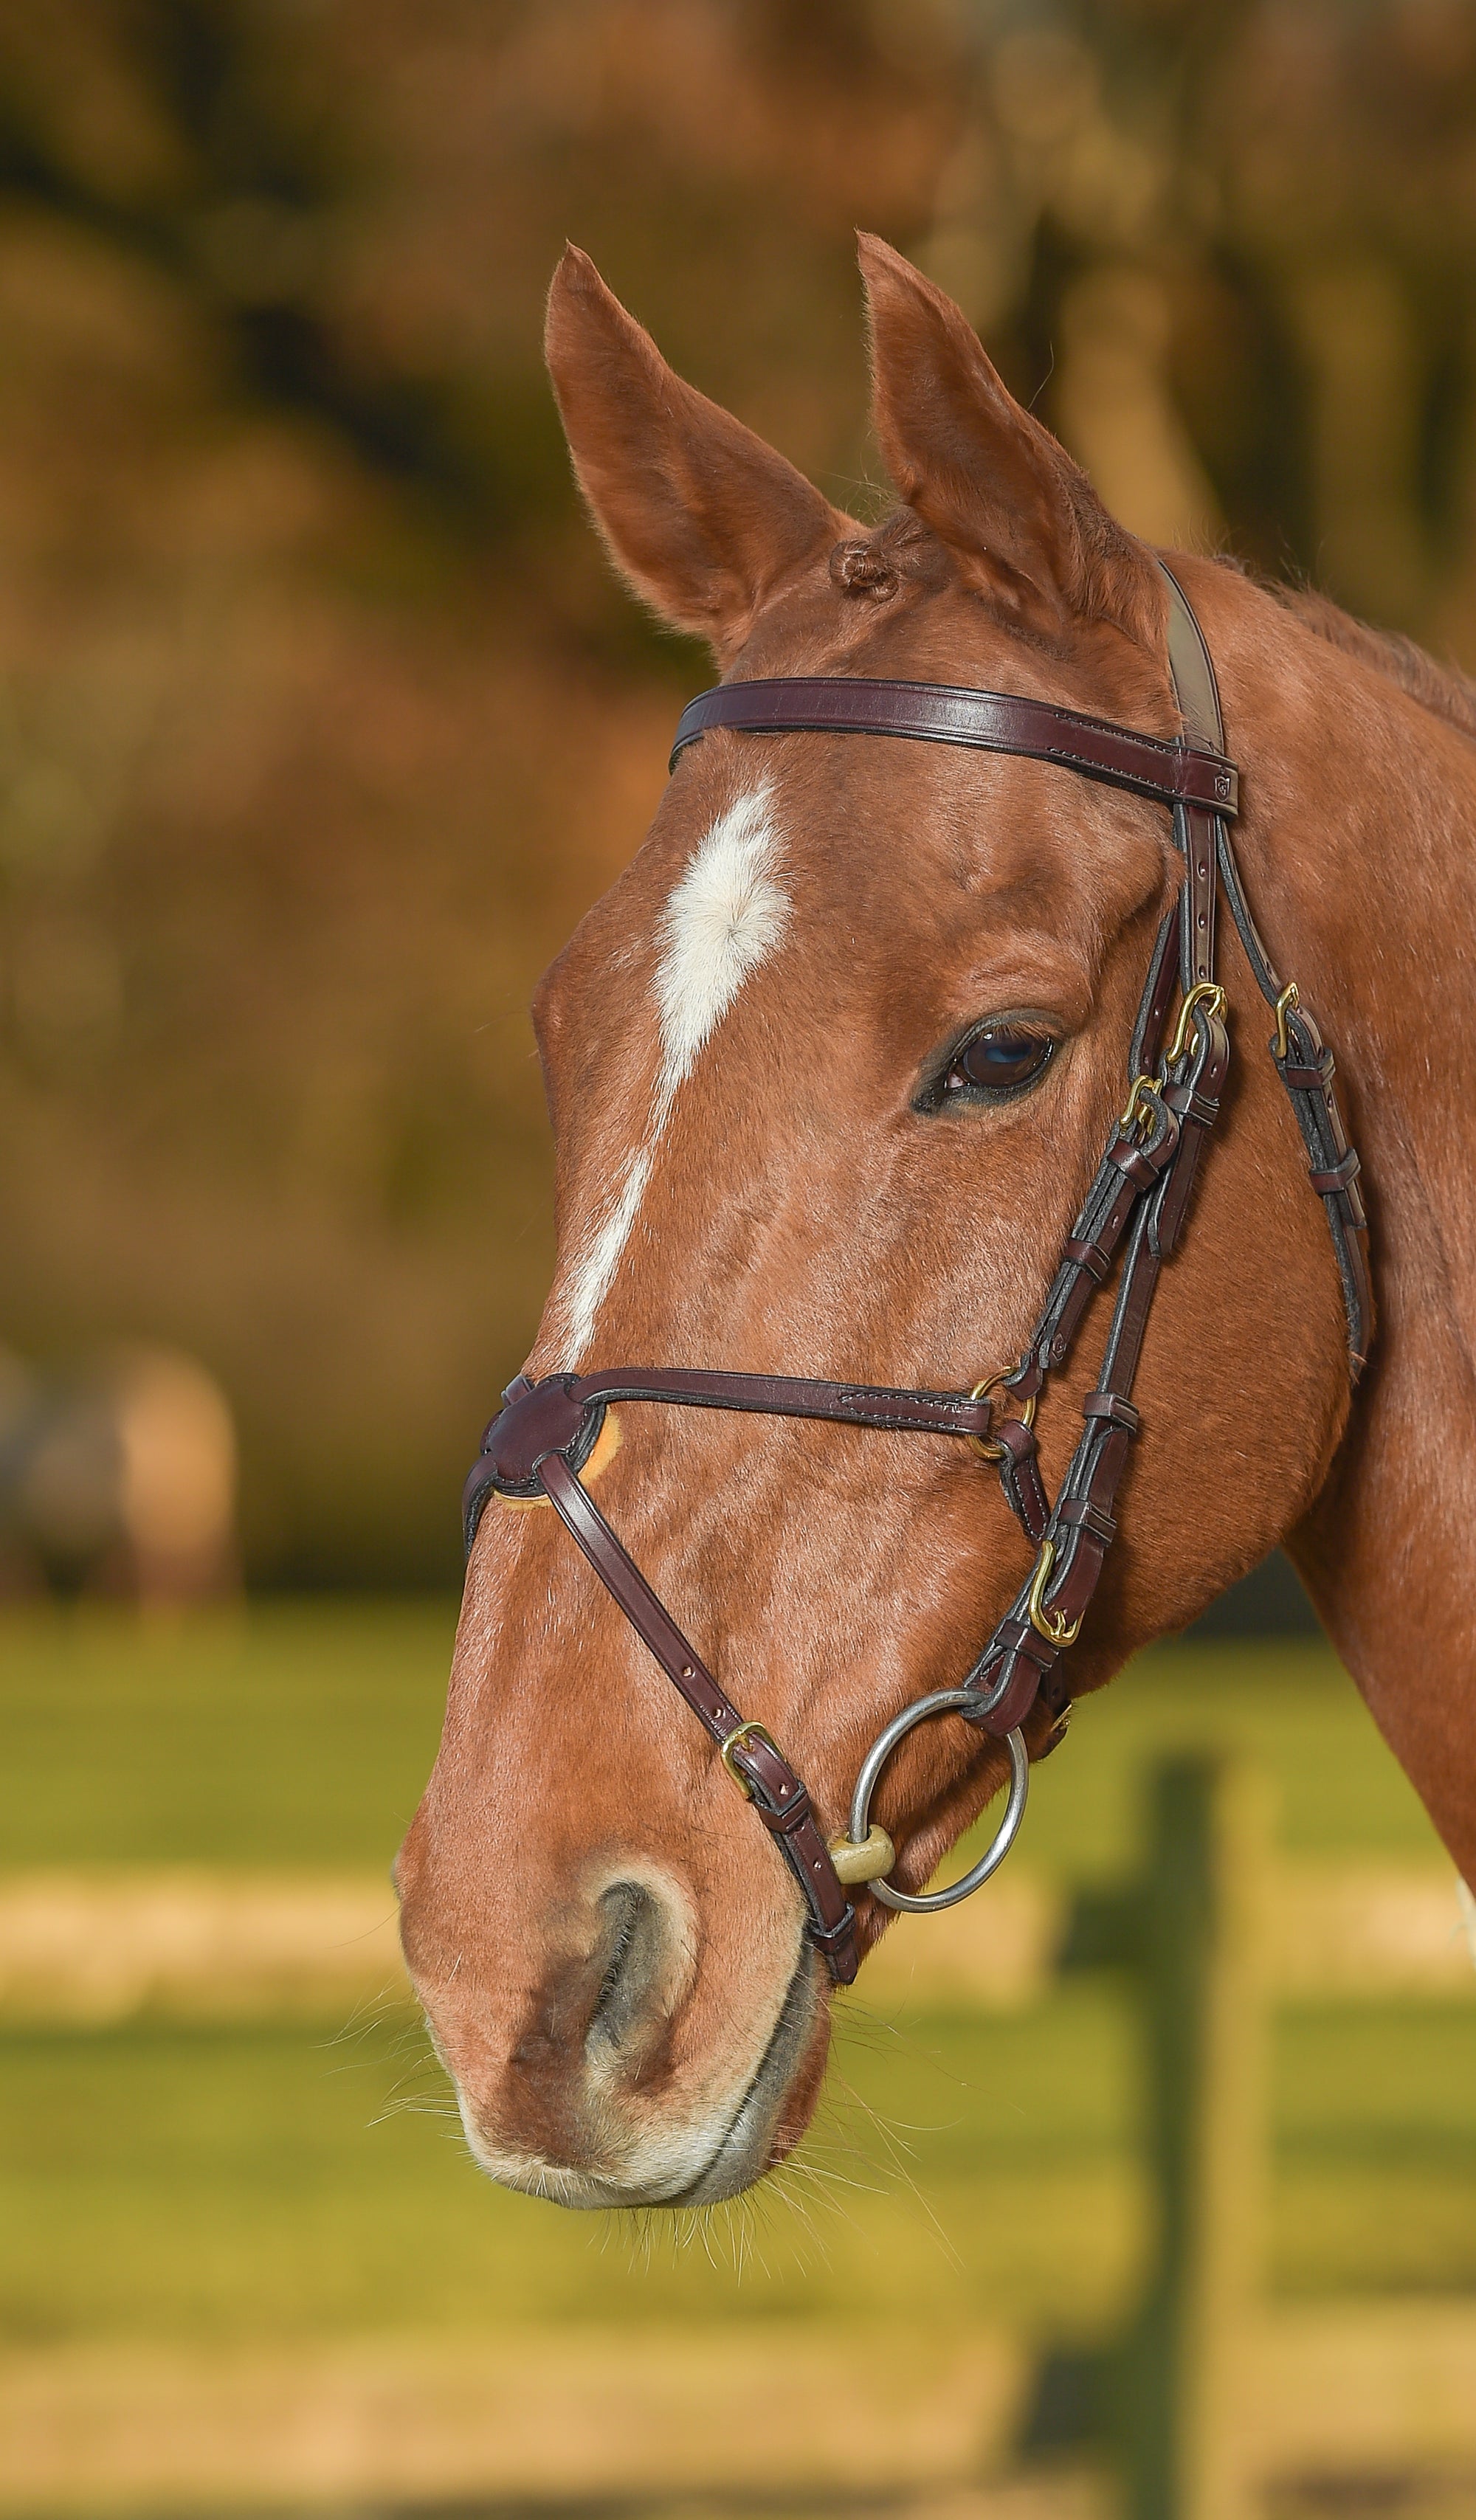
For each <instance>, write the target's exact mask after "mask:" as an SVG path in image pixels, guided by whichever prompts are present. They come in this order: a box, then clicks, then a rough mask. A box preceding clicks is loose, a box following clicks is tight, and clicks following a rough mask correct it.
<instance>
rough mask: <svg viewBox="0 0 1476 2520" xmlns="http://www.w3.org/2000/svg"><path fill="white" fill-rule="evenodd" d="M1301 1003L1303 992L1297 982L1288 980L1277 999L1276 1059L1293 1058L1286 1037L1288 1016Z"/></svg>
mask: <svg viewBox="0 0 1476 2520" xmlns="http://www.w3.org/2000/svg"><path fill="white" fill-rule="evenodd" d="M1301 1003H1302V992H1301V990H1300V989H1299V988H1298V987H1297V984H1296V982H1295V980H1288V981H1287V983H1286V986H1285V988H1284V989H1283V990H1282V992H1281V994H1280V996H1279V997H1278V998H1277V1000H1276V1057H1277V1058H1283V1059H1284V1058H1289V1057H1291V1043H1290V1042H1289V1041H1288V1039H1287V1037H1286V1018H1287V1016H1288V1014H1289V1013H1290V1012H1291V1010H1292V1008H1293V1007H1299V1006H1300V1005H1301Z"/></svg>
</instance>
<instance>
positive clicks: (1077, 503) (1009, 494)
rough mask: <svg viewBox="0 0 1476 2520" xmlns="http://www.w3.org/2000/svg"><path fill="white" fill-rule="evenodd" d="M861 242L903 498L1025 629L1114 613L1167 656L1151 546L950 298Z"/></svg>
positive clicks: (894, 468)
mask: <svg viewBox="0 0 1476 2520" xmlns="http://www.w3.org/2000/svg"><path fill="white" fill-rule="evenodd" d="M859 248H860V258H861V269H862V276H863V278H864V280H865V282H866V290H867V301H868V306H869V310H870V314H871V327H872V424H873V427H874V428H875V431H876V436H877V440H878V442H879V444H880V447H881V453H882V457H883V460H884V461H885V464H886V468H887V471H888V472H889V473H890V474H891V477H892V480H893V482H894V483H895V485H896V488H897V491H898V493H899V495H900V496H901V498H902V499H903V500H904V501H905V502H906V504H907V505H908V506H909V507H910V508H911V509H913V511H914V512H915V514H916V515H917V516H919V517H921V518H922V520H923V522H924V524H927V525H930V526H931V527H932V530H933V532H934V533H935V534H937V535H938V537H939V539H940V540H941V541H942V542H944V543H946V544H947V545H948V546H949V548H950V550H951V551H952V552H953V554H954V556H955V558H956V560H958V561H959V562H960V563H961V564H962V568H963V572H964V575H965V577H966V578H968V579H969V580H971V581H972V583H973V584H975V585H976V586H977V587H979V589H980V590H981V592H984V593H987V594H988V595H989V596H990V598H991V599H992V600H993V601H994V602H995V603H997V604H998V605H1000V606H1001V607H1003V608H1004V609H1005V610H1006V612H1008V613H1010V614H1012V615H1013V616H1014V617H1015V618H1016V619H1018V620H1019V622H1020V623H1021V626H1022V627H1025V628H1029V629H1031V630H1033V631H1035V632H1036V633H1038V634H1040V635H1044V636H1046V637H1047V638H1051V639H1060V638H1062V637H1063V636H1064V635H1065V633H1066V632H1067V630H1068V629H1069V627H1070V625H1071V622H1072V621H1073V620H1074V619H1075V620H1081V619H1087V620H1097V621H1108V622H1112V623H1115V625H1116V626H1117V627H1118V628H1119V629H1120V630H1123V631H1125V632H1126V633H1127V635H1128V636H1129V638H1131V639H1133V640H1135V641H1137V643H1138V644H1139V645H1140V646H1141V647H1144V648H1146V649H1148V650H1149V652H1152V653H1154V654H1162V652H1163V649H1164V636H1165V632H1164V622H1165V604H1164V597H1163V591H1162V582H1161V579H1160V577H1159V573H1158V570H1157V568H1156V567H1155V566H1154V564H1153V562H1152V560H1151V558H1150V556H1149V554H1148V552H1147V550H1146V548H1145V546H1144V545H1143V544H1141V543H1140V542H1139V541H1137V540H1136V538H1135V537H1134V536H1133V535H1132V534H1130V533H1128V532H1127V531H1126V530H1125V528H1124V527H1123V526H1121V525H1119V524H1118V523H1117V522H1116V520H1115V519H1114V518H1113V517H1110V516H1109V515H1108V513H1107V511H1106V509H1105V508H1104V507H1103V506H1102V503H1101V501H1100V500H1099V499H1098V497H1097V495H1096V491H1095V490H1094V489H1093V487H1092V484H1091V482H1090V481H1089V480H1088V478H1087V476H1086V474H1085V472H1083V471H1082V470H1081V467H1080V466H1079V465H1077V464H1073V462H1072V460H1071V458H1070V456H1069V455H1068V454H1067V453H1066V450H1065V448H1064V447H1063V446H1061V445H1059V444H1058V443H1057V441H1056V439H1055V438H1053V437H1052V436H1051V431H1050V430H1049V429H1048V428H1043V427H1042V426H1041V424H1040V422H1039V421H1038V420H1033V419H1032V418H1031V416H1030V414H1029V412H1028V411H1023V410H1022V409H1021V408H1020V405H1019V404H1018V403H1017V402H1016V401H1015V399H1014V397H1013V395H1012V394H1011V393H1009V392H1008V391H1007V390H1006V386H1005V385H1004V384H1003V383H1002V382H1001V380H1000V378H999V376H998V375H997V373H996V371H995V369H994V368H993V367H992V366H991V364H990V362H989V360H988V358H987V357H986V356H985V353H984V350H983V347H982V345H981V343H980V341H979V338H978V337H977V335H976V334H975V333H974V331H973V329H972V327H971V326H970V325H969V324H968V323H967V322H966V320H965V318H964V317H963V315H962V313H961V311H960V309H959V308H958V307H957V306H956V305H955V304H954V302H953V299H952V298H951V297H945V295H944V294H943V292H942V290H941V289H935V288H934V287H933V284H932V282H931V281H930V280H924V279H923V277H922V274H921V272H920V271H915V270H914V268H913V265H912V264H911V263H910V262H908V261H906V260H904V258H903V256H902V255H901V254H900V253H898V252H896V251H895V250H894V249H893V248H892V247H891V246H889V245H885V244H883V242H882V240H881V238H880V237H875V236H863V237H861V238H860V240H859Z"/></svg>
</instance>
